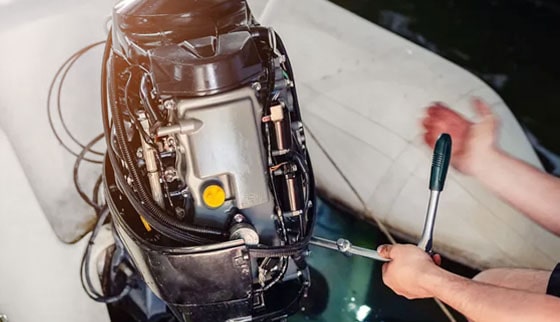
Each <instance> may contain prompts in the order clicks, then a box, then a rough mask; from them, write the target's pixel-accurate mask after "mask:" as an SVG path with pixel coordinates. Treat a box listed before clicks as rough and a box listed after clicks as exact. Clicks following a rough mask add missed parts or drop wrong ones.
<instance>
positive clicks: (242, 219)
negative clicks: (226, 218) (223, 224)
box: [233, 214, 245, 223]
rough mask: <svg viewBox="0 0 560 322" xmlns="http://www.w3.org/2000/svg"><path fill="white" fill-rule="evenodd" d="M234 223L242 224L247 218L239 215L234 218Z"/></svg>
mask: <svg viewBox="0 0 560 322" xmlns="http://www.w3.org/2000/svg"><path fill="white" fill-rule="evenodd" d="M233 221H235V222H237V223H240V222H243V221H245V216H243V215H242V214H237V215H235V216H233Z"/></svg>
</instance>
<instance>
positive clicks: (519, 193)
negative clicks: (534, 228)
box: [474, 150, 560, 236]
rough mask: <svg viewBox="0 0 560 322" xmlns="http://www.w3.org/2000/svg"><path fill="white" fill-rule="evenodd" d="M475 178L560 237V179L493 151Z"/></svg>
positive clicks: (500, 152) (476, 172)
mask: <svg viewBox="0 0 560 322" xmlns="http://www.w3.org/2000/svg"><path fill="white" fill-rule="evenodd" d="M483 162H484V164H483V165H482V166H479V167H477V168H476V169H475V172H474V176H475V177H476V178H477V179H478V180H479V181H480V182H481V183H482V184H483V185H485V186H486V187H487V188H489V189H490V190H491V191H493V192H494V193H496V194H497V195H498V196H500V197H501V198H502V199H504V200H505V201H507V202H508V203H510V204H511V205H512V206H514V207H515V208H517V209H518V210H519V211H521V212H523V213H524V214H526V215H527V216H528V217H530V218H531V219H532V220H534V221H535V222H537V223H539V224H540V225H541V226H543V227H544V228H546V229H548V230H550V231H551V232H553V233H554V234H556V235H559V236H560V179H558V178H556V177H553V176H551V175H548V174H546V173H544V172H542V171H540V170H539V169H536V168H534V167H533V166H531V165H529V164H527V163H525V162H523V161H520V160H518V159H515V158H513V157H511V156H509V155H507V154H506V153H505V152H502V151H499V150H492V151H491V152H489V153H488V154H487V155H486V157H485V160H484V161H483Z"/></svg>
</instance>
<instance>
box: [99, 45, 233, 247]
mask: <svg viewBox="0 0 560 322" xmlns="http://www.w3.org/2000/svg"><path fill="white" fill-rule="evenodd" d="M106 46H107V47H106V48H105V54H104V58H103V66H102V105H103V106H104V108H103V114H104V117H103V122H104V127H105V133H106V140H107V142H108V147H110V140H111V131H110V127H109V121H108V119H109V118H108V107H107V105H108V102H107V98H108V97H109V99H110V101H111V103H110V106H111V114H112V115H113V123H114V127H115V134H116V138H117V143H118V145H119V147H120V149H119V150H120V152H121V156H122V157H123V159H124V161H125V163H126V165H127V167H128V170H129V173H130V175H131V177H132V180H133V185H134V188H135V189H136V191H137V193H138V196H136V194H135V193H134V192H132V191H130V190H129V189H130V188H129V187H128V186H127V184H126V183H124V184H121V188H122V189H123V190H124V192H125V195H126V196H127V197H128V198H129V201H130V202H131V204H132V205H133V207H134V208H135V210H136V211H138V212H139V213H140V214H142V216H143V217H144V218H145V219H146V220H147V221H148V223H149V224H150V225H152V226H153V227H154V228H155V229H156V230H158V231H159V232H161V233H162V234H163V235H165V236H166V237H169V238H171V239H174V240H177V241H181V242H194V241H197V242H200V241H201V239H200V237H198V236H195V235H192V233H196V234H201V235H213V236H215V237H224V235H225V234H224V232H222V231H220V230H215V229H211V228H206V227H197V226H191V225H188V224H185V223H183V222H181V221H179V220H177V219H175V218H174V217H172V216H170V215H168V214H167V213H165V212H164V211H163V210H162V209H161V208H160V207H159V206H158V205H157V204H156V203H155V202H154V201H153V199H152V198H151V197H150V195H149V194H148V192H147V191H146V188H145V187H144V186H143V184H142V180H141V178H140V175H139V173H138V169H137V168H136V163H135V162H134V159H133V157H132V152H131V151H130V146H129V145H128V142H127V140H126V131H125V128H124V123H123V120H122V118H121V115H120V112H119V110H118V98H117V95H116V93H115V86H114V84H111V85H112V86H109V87H110V89H111V90H110V91H109V93H107V85H108V84H107V63H108V61H109V56H110V52H111V46H112V39H111V34H109V37H108V40H107V45H106ZM111 73H112V74H111V78H112V79H113V80H116V79H117V78H116V77H117V75H116V74H115V70H114V66H113V65H112V64H111ZM107 94H109V95H107ZM108 152H109V156H110V158H111V163H112V165H113V168H114V169H115V170H116V168H118V167H119V165H118V163H116V160H115V158H114V153H113V151H110V149H109V150H108ZM119 170H120V169H119ZM119 172H120V171H119ZM121 176H122V172H121V173H119V174H118V175H117V173H115V177H116V178H117V179H119V180H120V179H124V178H122V177H121ZM127 189H128V190H129V191H127ZM127 192H128V193H127ZM137 197H138V198H139V199H140V200H138V198H137ZM138 201H139V202H138Z"/></svg>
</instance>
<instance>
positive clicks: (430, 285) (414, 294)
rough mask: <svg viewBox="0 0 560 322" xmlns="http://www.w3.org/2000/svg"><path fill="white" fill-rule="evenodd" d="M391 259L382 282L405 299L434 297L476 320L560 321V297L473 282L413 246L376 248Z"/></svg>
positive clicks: (509, 321) (493, 321)
mask: <svg viewBox="0 0 560 322" xmlns="http://www.w3.org/2000/svg"><path fill="white" fill-rule="evenodd" d="M378 251H379V253H380V254H381V256H384V257H387V258H391V259H392V260H391V262H389V263H387V264H385V265H384V266H383V281H384V282H385V284H387V286H389V287H390V288H391V289H393V291H395V292H396V293H397V294H399V295H402V296H405V297H406V298H408V299H418V298H429V297H436V298H439V299H440V300H442V301H443V302H445V303H447V304H448V305H450V306H451V307H453V308H455V309H456V310H457V311H459V312H461V313H462V314H463V315H465V316H466V317H467V318H469V319H470V320H471V321H476V322H502V321H503V322H528V321H531V322H549V321H550V322H552V321H559V320H560V299H558V298H555V297H552V296H549V295H544V294H536V293H529V292H523V291H518V290H513V289H508V288H501V287H497V286H493V285H489V284H483V283H480V282H475V281H472V280H469V279H466V278H463V277H461V276H458V275H455V274H452V273H449V272H447V271H445V270H443V269H441V268H440V267H438V266H436V265H435V264H434V262H433V260H432V258H430V256H428V255H427V254H426V253H424V252H423V251H422V250H420V249H419V248H418V247H416V246H414V245H393V246H391V245H386V246H381V247H380V248H379V249H378Z"/></svg>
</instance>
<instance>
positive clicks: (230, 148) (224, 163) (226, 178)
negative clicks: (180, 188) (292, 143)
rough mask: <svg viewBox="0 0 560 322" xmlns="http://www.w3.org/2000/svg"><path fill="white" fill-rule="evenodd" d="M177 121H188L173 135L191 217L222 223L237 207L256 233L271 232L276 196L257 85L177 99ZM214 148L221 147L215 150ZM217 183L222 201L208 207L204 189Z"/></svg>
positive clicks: (207, 223) (178, 168)
mask: <svg viewBox="0 0 560 322" xmlns="http://www.w3.org/2000/svg"><path fill="white" fill-rule="evenodd" d="M175 106H176V108H175V116H176V118H177V122H178V123H179V124H191V125H192V126H191V127H190V128H189V129H183V130H182V131H180V132H179V133H178V134H176V138H177V142H178V143H179V146H178V148H177V150H178V151H177V171H178V176H179V178H181V179H182V180H183V181H184V182H185V183H186V185H187V186H188V187H189V189H190V190H191V191H192V192H193V193H192V196H193V199H194V204H195V212H194V213H195V218H194V222H195V223H197V224H202V225H209V226H218V227H221V228H224V227H226V226H227V225H228V223H229V221H230V218H226V217H227V215H226V214H232V213H233V212H235V209H238V210H240V211H241V212H242V213H243V214H244V215H245V216H246V217H247V218H248V219H249V220H250V221H251V223H252V225H253V226H254V227H255V229H256V230H257V232H258V234H259V235H260V236H263V237H265V236H272V235H274V231H269V230H270V229H272V230H274V225H271V224H272V223H273V221H272V220H271V215H272V214H273V211H274V200H273V197H272V195H271V193H270V189H269V185H268V180H267V175H268V174H267V172H268V171H267V169H266V166H265V164H266V153H265V151H264V144H263V138H262V131H261V118H262V106H261V105H260V104H259V102H258V100H257V97H256V93H255V90H254V89H252V88H250V87H243V88H240V89H237V90H234V91H230V92H226V93H224V94H219V95H213V96H208V97H202V98H189V99H179V100H177V101H176V104H175ZM216 147H220V148H219V149H216ZM215 183H217V184H219V185H220V186H221V187H223V189H224V191H225V194H226V202H225V203H224V205H223V206H221V207H219V208H216V209H211V208H209V207H207V206H206V205H205V204H204V202H203V200H202V197H201V196H202V190H203V189H204V188H205V187H206V186H207V185H209V184H215Z"/></svg>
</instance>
